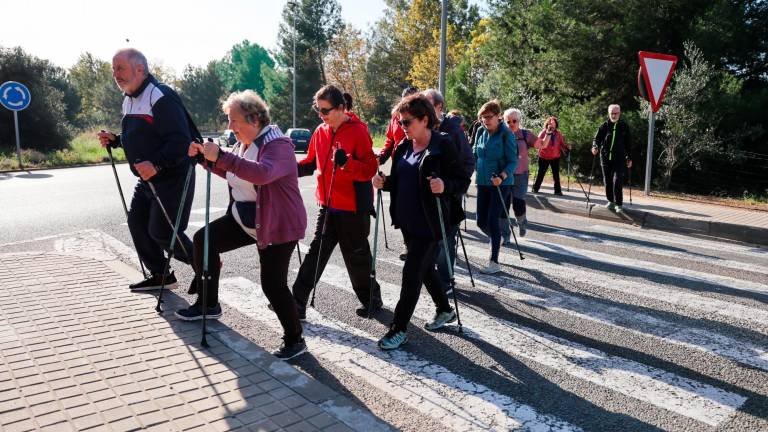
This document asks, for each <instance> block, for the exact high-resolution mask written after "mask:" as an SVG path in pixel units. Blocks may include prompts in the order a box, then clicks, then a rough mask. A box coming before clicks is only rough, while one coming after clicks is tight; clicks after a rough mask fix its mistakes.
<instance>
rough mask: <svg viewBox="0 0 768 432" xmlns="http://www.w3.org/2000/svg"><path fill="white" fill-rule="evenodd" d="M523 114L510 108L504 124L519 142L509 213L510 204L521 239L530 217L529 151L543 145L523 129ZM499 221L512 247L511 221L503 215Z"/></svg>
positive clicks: (507, 203) (507, 242)
mask: <svg viewBox="0 0 768 432" xmlns="http://www.w3.org/2000/svg"><path fill="white" fill-rule="evenodd" d="M522 117H523V115H522V113H521V112H520V110H519V109H517V108H509V109H507V110H506V111H504V123H505V124H506V125H507V127H508V128H509V130H511V131H512V133H514V134H515V139H516V140H517V168H516V169H515V174H514V175H515V184H514V185H513V186H512V191H511V194H510V197H511V198H512V199H511V200H510V199H509V197H507V202H506V206H507V212H509V207H510V204H511V205H512V210H513V211H514V214H515V219H517V227H518V229H519V230H520V237H525V234H526V232H527V231H528V230H527V226H528V217H527V215H526V211H525V209H526V206H525V196H526V195H527V194H528V176H529V171H528V167H529V165H530V162H529V161H528V150H529V149H531V148H535V147H538V146H539V145H540V144H541V139H540V138H539V137H538V136H537V135H536V134H535V133H533V131H531V130H529V129H523V127H522V126H523V125H522ZM501 216H502V218H501V219H499V223H500V224H501V236H502V238H503V239H504V244H505V245H511V244H512V242H511V241H510V240H511V239H510V236H511V234H512V233H511V232H510V231H509V230H510V227H509V221H508V220H507V216H506V214H502V215H501Z"/></svg>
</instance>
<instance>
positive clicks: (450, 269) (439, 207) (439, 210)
mask: <svg viewBox="0 0 768 432" xmlns="http://www.w3.org/2000/svg"><path fill="white" fill-rule="evenodd" d="M434 178H437V174H435V173H432V174H431V175H430V177H429V179H430V180H431V179H434ZM435 204H437V215H438V218H439V219H440V233H441V234H442V236H443V251H444V252H445V263H446V264H447V265H448V275H449V276H450V278H451V291H452V292H453V307H454V308H456V320H457V321H458V322H459V333H463V332H464V330H463V329H462V325H461V316H459V301H458V300H457V299H456V280H455V279H454V278H453V267H451V257H450V255H448V237H446V236H445V224H444V223H443V206H442V205H441V204H440V195H438V194H435Z"/></svg>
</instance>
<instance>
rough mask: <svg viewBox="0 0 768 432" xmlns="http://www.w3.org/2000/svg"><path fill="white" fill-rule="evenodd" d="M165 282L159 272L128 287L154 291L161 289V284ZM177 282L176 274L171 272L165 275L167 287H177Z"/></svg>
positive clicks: (136, 289) (133, 289)
mask: <svg viewBox="0 0 768 432" xmlns="http://www.w3.org/2000/svg"><path fill="white" fill-rule="evenodd" d="M162 283H163V277H162V276H160V275H159V274H155V275H152V276H150V277H148V278H146V279H144V280H143V281H141V282H137V283H135V284H130V285H128V288H130V289H131V291H137V292H138V291H153V290H159V289H160V285H162ZM176 286H177V283H176V276H175V275H174V274H173V272H171V274H169V275H167V276H166V277H165V289H169V290H172V289H176Z"/></svg>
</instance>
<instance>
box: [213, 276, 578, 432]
mask: <svg viewBox="0 0 768 432" xmlns="http://www.w3.org/2000/svg"><path fill="white" fill-rule="evenodd" d="M344 274H345V275H346V272H344ZM219 295H220V298H221V301H223V302H225V303H226V304H228V305H230V306H232V307H234V308H235V309H237V310H239V311H240V312H242V313H244V314H245V315H247V316H249V317H251V318H253V319H256V320H257V321H259V323H260V324H263V325H266V326H268V327H269V328H271V329H272V330H273V331H275V332H278V333H282V328H281V327H280V324H279V322H278V321H277V319H276V318H275V316H274V314H273V313H272V312H270V311H269V310H268V309H267V304H268V301H267V300H266V298H265V297H264V295H263V294H262V292H261V289H260V288H259V286H258V285H257V284H255V283H253V282H251V281H248V280H247V279H244V278H233V279H223V280H222V281H221V290H220V291H219ZM307 313H308V318H309V319H310V321H308V322H306V323H305V324H304V338H305V340H306V341H307V345H308V346H309V350H310V352H311V354H312V355H313V356H315V357H316V358H320V359H322V361H323V362H324V363H325V362H328V363H332V364H334V366H336V367H338V368H340V369H343V370H344V371H346V372H349V373H351V374H354V375H355V376H357V377H358V378H360V379H362V380H364V381H366V382H367V383H368V384H370V385H371V386H373V387H375V388H377V389H378V390H379V391H382V392H384V393H386V394H388V395H389V396H390V397H392V398H394V399H397V400H399V401H401V402H403V403H404V404H406V405H408V406H410V407H412V408H414V409H416V410H418V411H420V412H422V413H424V414H425V415H427V416H430V417H432V418H434V419H436V420H437V421H440V422H441V423H442V424H443V425H445V426H446V427H447V428H450V429H452V430H461V431H471V430H479V429H483V430H494V431H507V430H511V429H523V430H554V431H577V430H580V429H579V428H578V427H576V426H573V425H570V424H568V423H566V422H563V421H561V420H558V419H557V418H555V417H553V416H549V415H543V414H539V413H537V412H536V411H535V409H534V408H532V407H531V406H528V405H525V404H521V403H519V402H516V401H515V400H513V399H511V398H509V397H508V396H505V395H502V394H499V393H496V392H494V391H492V390H491V389H488V388H487V387H484V386H482V385H479V384H476V383H473V382H471V381H468V380H466V379H464V378H462V377H461V376H458V375H455V374H453V373H452V372H450V371H448V370H447V369H445V368H443V367H442V366H439V365H435V364H433V363H430V362H427V361H425V360H423V359H421V358H419V357H417V356H415V355H413V354H410V353H408V352H406V351H395V352H383V351H381V350H379V348H378V347H377V346H376V340H377V339H378V337H377V336H372V335H369V334H367V333H365V332H363V331H362V330H359V329H357V328H355V327H352V326H349V325H346V324H344V323H340V322H337V321H335V320H332V319H330V318H327V317H324V316H322V315H320V314H319V313H318V312H316V311H315V310H313V309H309V310H307ZM383 333H384V329H383V328H382V334H383Z"/></svg>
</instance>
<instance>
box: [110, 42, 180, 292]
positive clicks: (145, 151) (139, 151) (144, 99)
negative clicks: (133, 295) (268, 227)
mask: <svg viewBox="0 0 768 432" xmlns="http://www.w3.org/2000/svg"><path fill="white" fill-rule="evenodd" d="M112 76H113V77H114V78H115V83H117V86H118V87H119V88H120V90H122V91H123V92H124V93H125V99H124V100H123V110H122V112H123V120H122V133H121V134H120V135H116V134H113V133H110V132H104V131H102V132H100V133H99V134H98V137H99V141H100V142H101V145H102V146H103V147H106V146H110V147H112V148H115V147H122V148H123V149H124V150H125V157H126V159H127V160H128V163H129V166H130V168H131V171H132V172H133V174H134V175H136V176H137V177H139V181H138V183H137V184H136V188H135V189H134V191H133V198H132V200H131V206H130V210H129V212H128V229H129V230H130V232H131V237H132V238H133V243H134V245H135V246H136V250H137V252H138V254H139V259H141V261H142V262H143V263H144V264H145V265H146V266H147V268H148V269H149V270H150V272H151V275H150V276H149V277H148V278H147V279H146V280H144V281H141V282H138V283H135V284H131V285H130V289H131V290H132V291H148V290H153V289H159V288H160V285H161V282H162V277H163V270H164V269H165V256H164V254H163V252H164V251H169V249H170V241H171V233H172V228H171V226H170V224H169V223H168V221H167V220H166V219H165V215H164V214H163V210H162V208H160V204H159V203H158V202H157V201H158V199H159V200H160V201H161V202H162V204H163V207H165V211H167V212H168V214H169V215H170V217H171V218H174V217H175V215H176V214H177V213H178V209H179V205H180V203H181V195H182V191H183V190H184V180H185V178H186V172H187V168H188V167H189V157H188V156H187V149H188V148H189V143H190V142H191V141H192V134H191V131H190V124H189V122H188V120H187V119H188V117H187V113H186V110H185V109H184V106H183V105H182V103H181V99H180V98H179V95H178V94H176V92H175V91H173V89H171V88H170V87H168V86H166V85H165V84H161V83H159V82H158V81H157V80H156V79H155V77H153V76H152V75H151V74H150V73H149V67H148V65H147V58H146V57H145V56H144V55H143V54H142V53H141V52H139V51H138V50H135V49H132V48H126V49H122V50H120V51H118V52H117V53H116V54H115V56H114V57H113V58H112ZM151 186H154V187H155V190H156V192H157V198H156V197H155V195H154V192H153V191H152V189H151ZM194 193H195V179H194V171H193V172H192V177H191V178H190V184H189V187H188V189H187V197H186V200H185V203H184V209H183V211H182V213H181V216H182V219H181V225H180V226H179V238H178V242H176V245H175V248H174V249H175V250H174V256H175V257H176V258H177V259H179V260H180V261H182V262H184V263H187V264H189V263H190V258H191V257H190V256H188V255H187V254H186V252H187V251H189V253H190V254H191V253H192V241H191V240H190V239H189V237H187V236H186V235H184V230H185V229H186V228H187V222H188V221H189V213H190V210H191V208H192V197H193V196H194ZM180 243H181V244H180ZM165 283H166V287H168V288H175V286H176V278H175V276H174V275H173V273H170V274H167V275H166V278H165Z"/></svg>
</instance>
